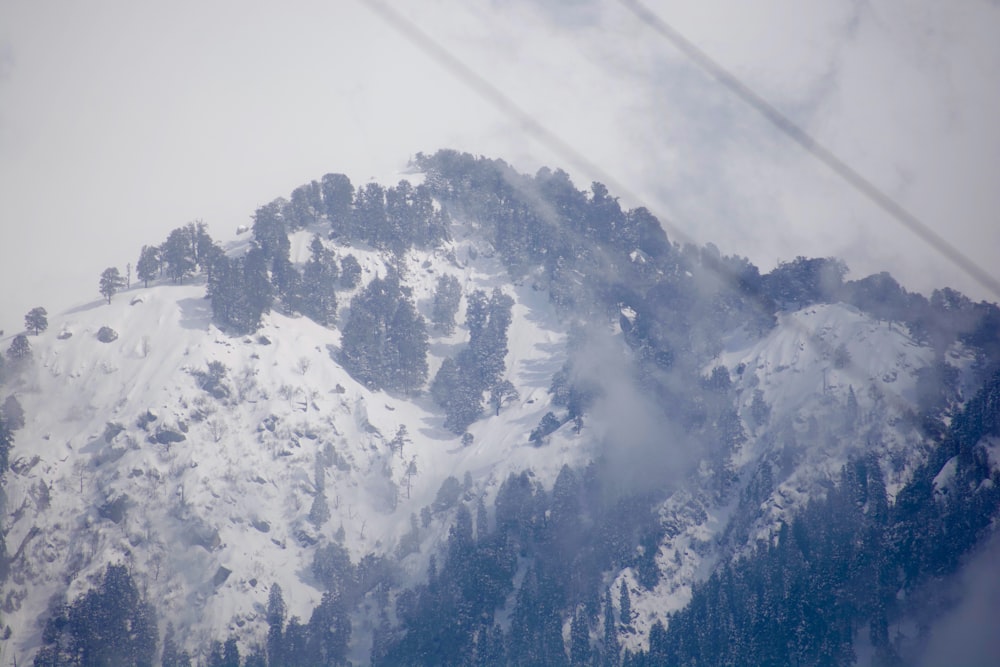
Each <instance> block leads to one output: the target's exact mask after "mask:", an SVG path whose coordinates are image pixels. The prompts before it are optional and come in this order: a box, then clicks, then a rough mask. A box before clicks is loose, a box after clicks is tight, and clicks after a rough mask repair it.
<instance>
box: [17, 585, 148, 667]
mask: <svg viewBox="0 0 1000 667" xmlns="http://www.w3.org/2000/svg"><path fill="white" fill-rule="evenodd" d="M158 641H159V630H158V628H157V621H156V612H155V610H154V608H153V606H152V605H151V604H150V603H149V602H147V601H146V600H145V599H144V598H143V597H142V596H141V595H140V593H139V590H138V588H137V587H136V585H135V582H134V581H133V580H132V577H131V575H130V574H129V572H128V569H127V568H126V567H125V566H124V565H108V567H107V570H106V571H105V573H104V578H103V580H102V582H101V584H100V585H99V586H98V587H97V588H94V589H92V590H90V591H88V592H87V593H85V594H84V595H82V596H81V597H80V598H79V599H77V600H76V601H75V602H73V603H72V604H68V605H60V606H58V607H56V608H55V609H54V610H53V611H52V615H51V616H50V617H49V619H48V621H47V622H46V623H45V628H44V630H43V631H42V647H41V649H39V651H38V653H37V654H36V656H35V662H34V664H35V665H36V667H65V666H67V665H80V666H81V667H83V666H84V665H122V666H124V667H143V666H147V665H148V666H150V667H151V666H152V665H153V664H154V660H155V658H156V651H157V645H158Z"/></svg>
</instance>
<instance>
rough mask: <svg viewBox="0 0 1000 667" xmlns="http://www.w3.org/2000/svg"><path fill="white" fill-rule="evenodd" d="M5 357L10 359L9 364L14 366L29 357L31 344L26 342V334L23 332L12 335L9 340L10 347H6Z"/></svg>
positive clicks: (18, 365)
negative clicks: (11, 338) (12, 337)
mask: <svg viewBox="0 0 1000 667" xmlns="http://www.w3.org/2000/svg"><path fill="white" fill-rule="evenodd" d="M7 358H8V359H10V361H11V365H12V366H15V367H20V366H21V365H23V364H24V363H26V362H27V361H28V360H29V359H31V344H30V343H28V337H27V336H25V335H24V334H18V335H16V336H14V339H13V340H12V341H11V342H10V347H9V348H7Z"/></svg>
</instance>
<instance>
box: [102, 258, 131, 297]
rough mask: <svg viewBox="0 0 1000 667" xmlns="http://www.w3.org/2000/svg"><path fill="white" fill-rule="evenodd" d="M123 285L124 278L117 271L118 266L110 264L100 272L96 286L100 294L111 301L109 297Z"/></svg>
mask: <svg viewBox="0 0 1000 667" xmlns="http://www.w3.org/2000/svg"><path fill="white" fill-rule="evenodd" d="M124 286H125V279H124V278H122V274H121V273H119V272H118V268H117V267H114V266H110V267H108V268H106V269H104V271H103V272H102V273H101V282H100V284H99V285H98V287H99V288H100V290H101V295H102V296H103V297H104V298H106V299H107V300H108V303H111V297H113V296H114V295H115V294H117V293H118V291H119V290H120V289H121V288H122V287H124Z"/></svg>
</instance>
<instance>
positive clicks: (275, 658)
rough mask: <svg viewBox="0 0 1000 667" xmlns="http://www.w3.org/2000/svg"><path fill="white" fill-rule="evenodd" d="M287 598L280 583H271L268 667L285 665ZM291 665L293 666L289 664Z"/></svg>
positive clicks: (268, 597) (268, 596)
mask: <svg viewBox="0 0 1000 667" xmlns="http://www.w3.org/2000/svg"><path fill="white" fill-rule="evenodd" d="M286 611H287V608H286V607H285V598H284V597H283V596H282V594H281V585H280V584H277V583H275V584H271V590H270V591H269V592H268V595H267V615H266V621H267V664H268V667H284V666H285V665H286V662H285V652H284V648H285V641H284V640H285V637H284V630H285V613H286ZM289 667H291V666H289Z"/></svg>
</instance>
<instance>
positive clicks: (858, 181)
mask: <svg viewBox="0 0 1000 667" xmlns="http://www.w3.org/2000/svg"><path fill="white" fill-rule="evenodd" d="M618 1H619V2H620V3H621V4H622V5H623V6H624V7H625V8H626V9H628V10H629V11H631V12H632V13H633V14H635V15H636V16H637V17H638V18H639V20H641V21H642V22H643V23H645V24H646V25H648V26H649V27H650V28H652V29H653V30H654V31H655V32H656V33H657V34H658V35H660V36H661V37H663V38H664V39H666V40H667V41H669V42H670V43H671V44H672V45H673V46H674V47H675V48H676V49H677V50H678V51H680V52H681V53H682V54H684V55H685V56H687V58H688V59H689V60H691V61H692V62H694V63H695V64H696V65H697V66H698V67H700V68H701V69H703V70H705V71H706V72H708V73H709V74H710V75H711V76H712V77H713V78H715V80H716V81H718V82H719V83H721V84H722V85H723V86H725V87H726V88H728V89H729V90H730V91H731V92H733V93H734V94H735V95H736V96H737V97H739V98H740V99H741V100H743V101H744V102H745V103H746V104H748V105H750V106H751V107H753V108H754V109H755V110H756V111H757V112H758V113H760V114H761V115H762V116H764V118H765V119H767V120H768V121H769V122H770V123H771V124H773V125H774V126H775V127H777V128H778V129H779V130H781V131H782V132H783V133H785V134H786V135H787V136H788V137H789V138H791V139H792V140H793V141H795V142H796V143H797V144H799V145H800V146H802V148H804V149H805V150H806V151H807V152H808V153H810V154H811V155H812V156H813V157H815V158H816V159H818V160H819V161H820V162H822V163H823V164H825V165H826V166H827V167H829V168H830V169H831V170H832V171H833V172H834V173H836V174H837V175H838V176H840V177H841V178H842V179H844V180H845V181H846V182H847V183H848V184H849V185H850V186H852V187H853V188H854V189H855V190H857V191H858V192H860V193H861V194H863V195H865V196H866V197H868V199H870V200H871V201H872V202H874V203H875V204H876V205H877V206H879V207H880V208H881V209H882V210H884V211H886V212H887V213H888V214H889V215H890V216H891V217H892V218H893V219H894V220H896V221H897V222H898V223H900V224H901V225H903V227H904V228H906V229H908V230H909V231H910V232H911V233H913V234H914V235H916V236H918V237H919V238H920V239H921V240H923V241H924V242H925V243H927V244H928V245H930V246H931V247H932V248H934V249H935V250H937V251H938V252H939V253H940V254H941V255H943V256H944V257H945V258H947V259H948V260H949V261H951V263H952V264H954V265H955V266H957V267H958V268H959V269H961V270H962V271H964V272H965V273H966V274H967V275H968V276H969V277H971V278H972V279H973V280H975V281H976V282H978V283H979V284H980V285H982V286H983V287H985V288H986V289H987V290H989V291H990V292H992V293H993V294H994V296H996V297H998V298H1000V281H998V280H997V279H996V278H994V277H993V276H992V275H990V274H989V273H988V272H987V271H986V270H985V269H983V268H982V267H981V266H979V265H978V264H976V263H975V262H974V261H973V260H972V259H971V258H969V257H968V256H967V255H965V254H964V253H963V252H962V251H961V250H959V249H958V248H957V247H955V246H954V245H952V244H951V243H949V242H948V241H947V240H945V239H944V237H942V236H941V235H940V234H938V233H937V232H935V231H934V230H933V229H931V227H930V226H929V225H927V224H926V223H925V222H923V221H921V220H920V219H919V218H918V217H917V216H915V215H914V214H912V213H910V212H909V211H907V210H906V209H905V208H903V207H902V206H901V205H900V204H899V203H897V202H896V201H895V200H894V199H892V197H890V196H889V195H887V194H886V193H884V192H883V191H882V190H880V189H879V188H878V187H876V186H875V185H874V184H873V183H872V182H871V181H869V180H868V179H867V178H865V177H864V176H862V175H861V174H859V173H858V172H857V171H856V170H855V169H853V168H852V167H850V166H849V165H848V164H847V163H845V162H844V161H843V160H841V159H840V158H838V157H837V156H836V155H834V154H833V153H832V152H831V151H830V150H829V149H828V148H826V147H825V146H823V145H822V144H820V143H819V142H818V141H816V140H815V139H813V138H812V136H810V135H809V133H807V132H806V131H805V130H803V129H802V128H800V127H799V126H798V125H796V124H795V123H794V122H792V121H791V119H789V118H788V117H787V116H785V115H784V114H783V113H781V112H780V111H778V109H777V108H775V107H774V106H773V105H772V104H770V103H769V102H768V101H767V100H765V99H764V98H763V97H761V96H760V95H758V94H757V93H755V92H754V91H753V90H752V89H750V87H749V86H747V85H746V84H744V83H743V82H742V81H740V80H739V79H738V78H737V77H736V76H735V75H734V74H732V73H731V72H729V71H728V70H727V69H725V68H724V67H722V65H720V64H719V63H717V62H716V61H715V60H713V59H712V58H711V57H709V55H708V54H706V53H705V52H704V51H702V50H701V49H700V48H698V47H697V46H695V45H694V44H693V43H692V42H691V41H690V40H688V39H687V38H685V37H684V36H683V35H682V34H681V33H679V32H678V31H677V30H676V29H674V28H673V27H672V26H671V25H670V24H668V23H667V22H666V21H664V20H663V19H662V18H660V17H659V16H658V15H657V14H656V13H654V12H653V11H652V10H651V9H649V8H648V7H646V6H645V5H644V4H643V3H641V2H639V0H618Z"/></svg>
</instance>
